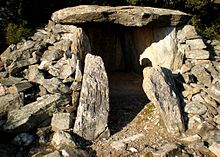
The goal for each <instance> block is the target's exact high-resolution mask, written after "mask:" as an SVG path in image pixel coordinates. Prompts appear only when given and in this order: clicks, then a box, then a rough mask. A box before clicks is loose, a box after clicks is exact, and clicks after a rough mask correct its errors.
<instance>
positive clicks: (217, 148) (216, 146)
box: [209, 142, 220, 157]
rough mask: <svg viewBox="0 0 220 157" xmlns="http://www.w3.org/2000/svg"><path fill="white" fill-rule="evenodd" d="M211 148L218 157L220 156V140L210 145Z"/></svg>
mask: <svg viewBox="0 0 220 157" xmlns="http://www.w3.org/2000/svg"><path fill="white" fill-rule="evenodd" d="M209 150H210V151H211V152H212V153H214V154H215V155H216V156H217V157H220V142H214V143H213V144H212V145H211V146H210V147H209Z"/></svg>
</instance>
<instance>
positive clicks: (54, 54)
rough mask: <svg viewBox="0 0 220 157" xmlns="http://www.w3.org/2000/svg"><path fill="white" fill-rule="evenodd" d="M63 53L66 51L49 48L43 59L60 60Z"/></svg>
mask: <svg viewBox="0 0 220 157" xmlns="http://www.w3.org/2000/svg"><path fill="white" fill-rule="evenodd" d="M63 53H64V52H63V51H61V50H53V51H50V50H47V51H45V52H44V54H43V56H42V58H41V60H47V61H53V60H58V59H60V58H62V57H63Z"/></svg>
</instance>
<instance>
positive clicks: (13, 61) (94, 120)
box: [0, 6, 220, 156]
mask: <svg viewBox="0 0 220 157" xmlns="http://www.w3.org/2000/svg"><path fill="white" fill-rule="evenodd" d="M87 17H88V18H87ZM187 19H189V15H187V14H185V13H182V12H179V11H172V10H166V9H155V8H147V7H130V6H129V7H115V8H114V7H99V6H78V7H73V8H66V9H63V10H60V11H57V12H55V13H54V14H53V16H52V21H49V23H48V25H47V26H46V27H45V28H43V29H39V30H37V32H36V33H35V34H34V35H33V36H32V37H29V38H28V39H27V40H23V41H21V42H19V43H17V44H13V45H10V46H9V47H8V48H7V49H6V50H5V51H4V52H3V53H2V54H1V56H0V57H1V61H0V83H1V84H0V132H3V133H12V134H14V135H17V136H16V138H15V139H14V141H15V143H17V145H18V147H19V148H21V147H22V148H23V147H24V146H27V145H30V144H31V143H33V141H34V140H33V138H34V136H33V135H30V134H26V133H24V132H34V133H36V136H37V137H38V138H37V143H39V144H43V145H44V144H48V143H49V144H51V145H52V146H53V148H54V151H51V152H47V153H49V154H48V156H50V155H51V154H52V155H53V154H56V155H57V156H61V155H63V156H65V154H66V153H67V154H69V156H70V155H72V156H73V155H76V154H77V155H81V156H88V154H87V152H85V151H83V150H80V149H78V148H79V147H80V146H78V144H79V143H80V142H78V141H79V140H77V139H78V138H80V139H81V140H82V138H84V140H85V139H86V140H90V141H92V140H96V139H97V138H99V137H102V138H103V137H105V138H107V137H109V130H108V112H109V91H108V90H109V87H108V77H107V73H106V69H105V62H103V60H105V59H106V58H101V57H99V56H96V55H98V53H97V52H93V51H92V50H93V48H94V47H93V45H92V44H93V43H95V42H93V41H90V40H96V38H95V37H94V36H92V37H93V38H89V37H91V36H90V35H88V36H87V35H86V33H85V32H86V31H85V32H84V30H83V29H82V28H80V27H79V26H78V27H77V26H74V25H79V24H84V23H89V24H91V23H93V22H97V23H111V24H120V25H123V27H124V26H127V27H132V29H135V28H136V29H135V31H133V32H132V33H134V34H133V35H132V36H131V34H129V35H127V36H126V32H125V37H129V40H130V39H131V40H132V42H130V43H131V44H134V45H135V46H134V47H133V49H136V48H137V49H136V50H137V52H138V53H134V54H135V55H137V56H135V57H136V58H135V59H137V58H139V61H140V64H143V60H144V59H148V60H149V62H151V65H152V67H145V70H144V73H143V75H144V81H143V89H144V91H145V93H146V95H147V97H148V98H149V99H150V100H151V101H152V102H153V103H154V105H155V106H156V108H157V110H158V111H159V112H160V114H161V117H162V120H163V122H164V124H165V126H166V128H167V130H168V131H169V132H170V133H172V134H173V136H174V135H175V136H176V135H177V134H178V138H177V139H178V142H179V143H181V144H182V145H184V146H185V147H184V148H178V151H180V153H181V152H182V153H183V152H185V153H188V154H190V155H195V154H205V153H208V154H211V155H214V154H215V155H216V156H220V154H219V151H218V149H219V148H218V147H219V142H220V140H219V139H220V80H219V78H220V76H219V75H220V59H219V58H220V48H219V46H220V43H219V41H208V40H204V39H202V38H201V37H200V36H199V35H198V34H197V33H196V31H195V28H194V27H193V26H190V25H184V24H185V22H186V21H187ZM164 21H166V22H164ZM167 21H168V22H167ZM161 22H164V23H162V25H161V24H160V23H161ZM153 26H158V27H153ZM137 27H138V28H137ZM139 27H143V28H139ZM85 28H86V27H85ZM145 28H146V30H145V31H146V32H145V33H144V35H143V36H140V39H139V38H138V37H139V35H137V34H138V33H137V34H135V32H139V34H141V33H140V32H142V31H143V30H142V29H145ZM93 29H94V28H93ZM90 31H91V30H90ZM88 32H89V31H88ZM90 33H91V32H90ZM97 35H98V34H97ZM99 35H100V34H99ZM147 35H149V37H147ZM101 36H103V40H104V39H106V38H104V37H105V36H104V35H103V34H101ZM99 40H100V39H99ZM125 40H126V38H125ZM139 41H140V42H139ZM204 41H205V42H204ZM145 42H146V43H145ZM90 43H91V44H90ZM113 43H114V42H113ZM125 43H129V42H125ZM140 43H144V46H142V44H140ZM125 45H126V44H125ZM96 46H97V45H96ZM114 46H115V45H114ZM145 46H146V47H145ZM116 47H117V46H116ZM119 47H120V46H119ZM125 47H126V46H125ZM127 48H128V47H127ZM116 49H117V50H118V47H117V48H116ZM119 49H120V48H119ZM141 49H142V50H143V53H140V52H139V51H140V50H141ZM144 49H145V50H144ZM101 53H104V52H101ZM93 54H96V55H93ZM118 55H119V58H120V57H122V55H121V54H118ZM139 55H140V56H139ZM116 56H117V54H116ZM108 59H109V60H110V59H111V58H110V57H109V58H108ZM114 63H118V62H113V63H112V64H114ZM110 65H111V64H110ZM119 65H120V64H118V65H117V66H119ZM130 65H131V66H132V65H134V64H130ZM146 65H148V66H149V65H150V64H146ZM143 66H144V65H143ZM51 119H52V122H51ZM50 123H51V124H50ZM51 126H52V128H50V127H51ZM185 131H186V132H185ZM52 133H54V134H52ZM76 134H78V135H76ZM52 135H53V136H52ZM50 136H52V140H50ZM78 136H81V137H78ZM18 139H20V141H19V140H18ZM82 141H83V140H82ZM86 142H87V143H88V141H86ZM86 142H85V143H86ZM207 143H208V144H207ZM193 144H197V145H200V146H201V147H199V148H197V147H195V148H194V147H193ZM163 148H166V147H163ZM200 148H202V150H200ZM176 150H177V146H176V144H175V151H176ZM169 151H172V150H170V148H169ZM164 152H166V150H164ZM204 152H205V153H204ZM40 153H41V151H37V152H35V155H36V154H38V155H39V154H40ZM44 153H45V152H44ZM15 154H16V153H15ZM40 155H41V156H42V154H40ZM43 155H45V154H43ZM161 156H162V155H161Z"/></svg>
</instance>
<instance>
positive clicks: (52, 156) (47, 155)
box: [42, 150, 62, 157]
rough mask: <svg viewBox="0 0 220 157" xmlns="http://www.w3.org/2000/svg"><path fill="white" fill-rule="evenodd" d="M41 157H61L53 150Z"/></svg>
mask: <svg viewBox="0 0 220 157" xmlns="http://www.w3.org/2000/svg"><path fill="white" fill-rule="evenodd" d="M42 157H62V155H61V154H60V152H59V151H57V150H55V151H54V152H52V153H49V154H46V155H44V156H42Z"/></svg>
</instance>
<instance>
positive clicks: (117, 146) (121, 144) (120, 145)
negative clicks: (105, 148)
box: [111, 133, 144, 150]
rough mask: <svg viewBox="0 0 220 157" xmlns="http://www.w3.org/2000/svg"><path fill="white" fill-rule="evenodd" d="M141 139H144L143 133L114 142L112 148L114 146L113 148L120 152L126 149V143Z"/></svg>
mask: <svg viewBox="0 0 220 157" xmlns="http://www.w3.org/2000/svg"><path fill="white" fill-rule="evenodd" d="M141 137H144V134H143V133H139V134H136V135H133V136H129V137H126V138H124V139H122V140H119V141H114V142H112V143H111V146H112V148H114V149H116V150H120V149H122V148H125V144H126V143H129V142H132V141H135V140H137V139H139V138H141Z"/></svg>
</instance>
